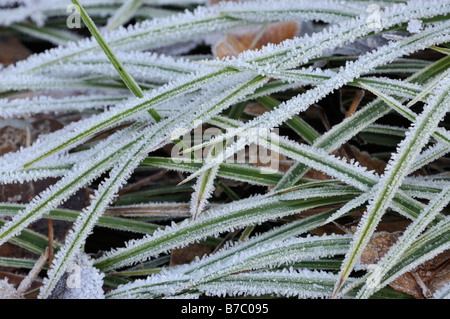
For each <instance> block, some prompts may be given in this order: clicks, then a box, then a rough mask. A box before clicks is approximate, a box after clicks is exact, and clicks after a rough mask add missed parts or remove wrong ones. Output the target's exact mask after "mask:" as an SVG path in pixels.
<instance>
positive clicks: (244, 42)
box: [213, 22, 299, 58]
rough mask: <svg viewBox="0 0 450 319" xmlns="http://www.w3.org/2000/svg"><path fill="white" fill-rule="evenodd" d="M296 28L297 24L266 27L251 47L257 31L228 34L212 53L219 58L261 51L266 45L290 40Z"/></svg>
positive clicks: (277, 24) (285, 23)
mask: <svg viewBox="0 0 450 319" xmlns="http://www.w3.org/2000/svg"><path fill="white" fill-rule="evenodd" d="M298 28H299V26H298V23H297V22H280V23H276V24H271V25H269V26H267V28H266V29H265V30H264V32H263V34H262V35H261V36H260V38H259V39H258V40H257V41H256V43H255V44H254V45H252V43H253V42H254V39H255V37H256V36H257V35H258V32H259V30H256V31H249V32H243V33H230V34H227V35H226V36H225V39H223V40H222V41H220V42H218V43H217V44H216V45H215V46H214V48H213V52H214V55H215V56H216V57H219V58H223V57H226V56H238V55H239V53H241V52H243V51H246V50H249V49H252V50H256V49H261V48H262V47H263V46H264V45H267V44H268V43H273V44H278V43H281V42H283V41H284V40H286V39H292V38H294V37H295V35H296V34H297V32H298Z"/></svg>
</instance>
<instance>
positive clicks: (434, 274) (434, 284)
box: [361, 232, 450, 299]
mask: <svg viewBox="0 0 450 319" xmlns="http://www.w3.org/2000/svg"><path fill="white" fill-rule="evenodd" d="M400 235H401V232H394V233H388V232H378V233H375V234H374V235H373V236H372V239H371V240H370V242H369V244H368V245H367V247H366V249H365V250H364V251H363V253H362V255H361V264H363V265H366V266H367V265H374V264H376V263H377V262H378V261H379V260H380V259H381V258H382V257H383V256H384V255H385V254H386V253H387V252H388V251H389V249H390V247H391V246H392V245H394V244H395V242H396V241H397V239H398V237H399V236H400ZM449 283H450V251H449V250H447V251H445V252H443V253H441V254H439V255H438V256H436V257H434V258H432V259H431V260H428V261H427V262H425V263H423V264H422V265H419V266H418V267H416V268H415V269H413V270H411V271H409V272H407V273H405V274H403V275H401V276H400V277H398V278H397V279H396V280H394V281H393V282H391V283H390V284H389V286H391V287H392V288H394V289H395V290H398V291H402V292H404V293H407V294H410V295H412V296H414V297H416V298H418V299H423V298H431V297H432V296H433V293H435V292H436V291H438V290H440V289H441V288H443V287H444V286H445V285H446V284H449Z"/></svg>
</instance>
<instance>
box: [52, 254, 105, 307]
mask: <svg viewBox="0 0 450 319" xmlns="http://www.w3.org/2000/svg"><path fill="white" fill-rule="evenodd" d="M104 276H105V275H104V274H103V273H101V272H99V271H98V269H97V268H95V267H94V266H93V265H92V261H91V260H90V258H89V256H88V255H86V254H84V253H78V254H77V255H76V256H75V257H74V259H73V263H72V265H71V267H70V269H69V271H68V272H67V273H66V274H64V276H63V277H61V279H60V280H59V281H58V284H57V285H56V287H55V290H54V291H53V293H52V294H51V296H50V299H104V298H105V295H104V292H103V288H102V287H103V278H104Z"/></svg>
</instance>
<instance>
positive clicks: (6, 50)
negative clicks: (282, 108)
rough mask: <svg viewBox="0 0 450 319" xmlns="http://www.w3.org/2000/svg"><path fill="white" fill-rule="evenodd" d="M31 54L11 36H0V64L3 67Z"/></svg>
mask: <svg viewBox="0 0 450 319" xmlns="http://www.w3.org/2000/svg"><path fill="white" fill-rule="evenodd" d="M30 54H31V52H30V50H28V49H27V48H26V47H25V46H23V45H22V44H21V43H20V42H19V41H18V40H17V39H16V38H14V37H12V36H0V63H1V64H3V65H4V66H8V65H10V64H13V63H16V62H17V61H20V60H24V59H26V58H28V57H29V56H30Z"/></svg>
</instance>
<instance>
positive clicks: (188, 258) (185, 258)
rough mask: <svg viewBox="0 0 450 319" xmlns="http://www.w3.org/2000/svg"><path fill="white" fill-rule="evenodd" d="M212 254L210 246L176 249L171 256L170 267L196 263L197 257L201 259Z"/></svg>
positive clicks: (200, 245) (190, 246) (193, 245)
mask: <svg viewBox="0 0 450 319" xmlns="http://www.w3.org/2000/svg"><path fill="white" fill-rule="evenodd" d="M211 252H212V250H211V247H210V246H208V245H204V244H198V243H196V244H191V245H189V246H187V247H183V248H179V249H174V250H173V251H172V254H171V256H170V266H174V265H183V264H188V263H190V262H192V261H194V260H195V258H196V257H199V258H201V257H203V256H204V255H207V254H210V253H211Z"/></svg>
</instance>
